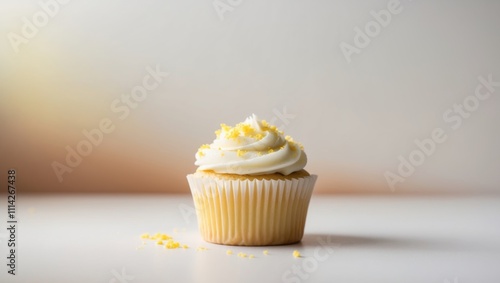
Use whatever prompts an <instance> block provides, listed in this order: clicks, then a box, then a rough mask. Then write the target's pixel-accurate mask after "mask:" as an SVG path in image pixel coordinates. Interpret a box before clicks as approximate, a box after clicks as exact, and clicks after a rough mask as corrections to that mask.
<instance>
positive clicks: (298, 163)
mask: <svg viewBox="0 0 500 283" xmlns="http://www.w3.org/2000/svg"><path fill="white" fill-rule="evenodd" d="M216 134H217V138H216V139H215V140H214V141H213V143H212V144H210V145H208V144H207V145H202V146H201V147H200V149H199V150H198V152H197V153H196V162H195V165H197V166H199V167H198V170H211V171H214V172H216V173H228V174H238V175H262V174H272V173H281V174H283V175H288V174H290V173H293V172H296V171H299V170H302V169H303V168H304V166H305V165H306V163H307V156H306V154H305V153H304V150H303V149H302V146H301V145H300V144H298V143H296V142H294V141H293V139H292V138H290V137H289V136H287V137H285V136H284V135H283V132H281V131H279V130H278V129H277V128H276V127H275V126H271V125H269V124H268V123H267V122H266V121H263V120H262V121H259V120H258V119H257V117H256V116H255V115H252V116H250V117H248V118H247V119H246V120H245V122H243V123H240V124H238V125H236V126H235V127H230V126H227V125H224V124H221V129H220V130H218V131H216Z"/></svg>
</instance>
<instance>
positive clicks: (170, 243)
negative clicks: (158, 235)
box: [165, 239, 181, 249]
mask: <svg viewBox="0 0 500 283" xmlns="http://www.w3.org/2000/svg"><path fill="white" fill-rule="evenodd" d="M180 245H181V244H179V242H176V241H174V240H172V239H170V240H168V241H167V243H166V244H165V248H166V249H177V248H178V247H180Z"/></svg>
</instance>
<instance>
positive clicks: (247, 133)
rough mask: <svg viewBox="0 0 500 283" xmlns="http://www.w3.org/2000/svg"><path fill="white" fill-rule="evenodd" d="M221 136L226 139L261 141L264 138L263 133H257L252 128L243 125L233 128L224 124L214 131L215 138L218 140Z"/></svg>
mask: <svg viewBox="0 0 500 283" xmlns="http://www.w3.org/2000/svg"><path fill="white" fill-rule="evenodd" d="M269 129H271V128H269ZM221 134H224V137H225V138H227V139H236V138H238V137H246V138H253V139H256V140H261V139H263V138H264V134H263V133H259V132H257V130H256V129H255V128H254V127H252V126H251V125H249V124H245V123H239V124H236V126H234V127H231V126H228V125H226V124H221V125H220V129H219V130H217V131H215V135H216V136H217V138H220V136H221Z"/></svg>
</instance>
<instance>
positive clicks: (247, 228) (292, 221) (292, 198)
mask: <svg viewBox="0 0 500 283" xmlns="http://www.w3.org/2000/svg"><path fill="white" fill-rule="evenodd" d="M273 175H275V174H273ZM273 175H265V176H255V177H252V176H248V177H249V178H244V177H242V176H237V175H226V174H215V173H205V172H196V173H195V174H190V175H188V176H187V179H188V182H189V186H190V188H191V193H192V195H193V200H194V203H195V208H196V213H197V217H198V225H199V229H200V232H201V235H202V237H203V239H204V240H205V241H207V242H211V243H216V244H223V245H238V246H266V245H284V244H292V243H297V242H299V241H300V240H301V239H302V236H303V234H304V226H305V221H306V216H307V209H308V206H309V200H310V198H311V194H312V191H313V188H314V183H315V182H316V179H317V176H316V175H309V174H308V173H307V172H306V171H304V170H302V171H299V172H296V173H293V174H290V175H288V176H282V175H279V174H276V175H278V176H273ZM245 177H247V176H245Z"/></svg>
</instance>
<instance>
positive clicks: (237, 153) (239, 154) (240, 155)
mask: <svg viewBox="0 0 500 283" xmlns="http://www.w3.org/2000/svg"><path fill="white" fill-rule="evenodd" d="M245 153H246V150H241V149H238V150H237V151H236V155H237V156H238V157H242V156H243V155H245Z"/></svg>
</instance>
